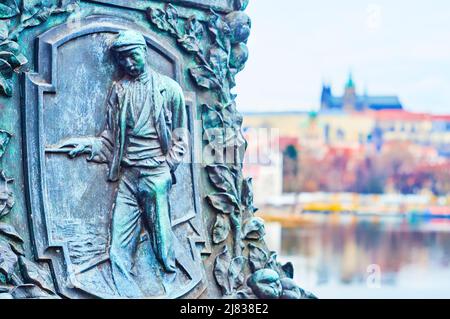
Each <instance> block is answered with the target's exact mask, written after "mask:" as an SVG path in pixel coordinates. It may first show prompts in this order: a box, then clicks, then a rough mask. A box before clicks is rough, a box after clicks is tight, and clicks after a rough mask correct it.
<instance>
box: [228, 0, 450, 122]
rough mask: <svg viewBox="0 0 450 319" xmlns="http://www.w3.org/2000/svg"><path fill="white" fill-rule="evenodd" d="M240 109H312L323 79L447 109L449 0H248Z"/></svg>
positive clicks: (413, 105) (420, 107)
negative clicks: (247, 36)
mask: <svg viewBox="0 0 450 319" xmlns="http://www.w3.org/2000/svg"><path fill="white" fill-rule="evenodd" d="M247 13H248V14H249V15H250V17H251V18H252V23H253V27H252V35H251V37H250V39H249V42H248V46H249V50H250V59H249V61H248V62H247V65H246V68H245V69H244V71H242V73H240V74H239V75H238V77H237V88H236V89H235V92H236V93H237V94H238V99H237V102H238V107H239V109H240V110H241V111H243V112H247V111H275V110H278V111H284V110H314V109H317V108H318V107H319V104H320V103H319V99H320V92H321V88H322V82H323V81H327V82H329V83H331V84H332V88H333V93H334V94H342V91H343V87H344V84H345V82H346V79H347V77H348V73H349V71H350V70H351V71H352V73H353V76H354V80H355V82H356V86H357V91H358V93H359V94H362V93H364V90H365V89H366V90H367V92H368V94H369V95H370V94H372V95H374V94H383V95H398V96H399V97H400V99H401V101H402V102H403V104H404V106H405V108H406V109H408V110H411V111H418V112H421V111H425V112H433V113H449V114H450V1H448V0H430V1H423V0H409V1H408V0H394V1H393V0H372V1H367V0H338V1H337V0H314V1H307V0H277V1H275V0H251V1H250V4H249V6H248V9H247Z"/></svg>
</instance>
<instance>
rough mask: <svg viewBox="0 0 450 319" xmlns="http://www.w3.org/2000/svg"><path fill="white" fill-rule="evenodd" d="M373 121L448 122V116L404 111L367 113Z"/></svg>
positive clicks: (449, 120)
mask: <svg viewBox="0 0 450 319" xmlns="http://www.w3.org/2000/svg"><path fill="white" fill-rule="evenodd" d="M368 112H369V113H370V114H371V115H372V116H373V117H374V118H375V119H377V120H381V121H426V120H428V121H445V122H450V115H433V114H429V113H416V112H409V111H405V110H380V111H368Z"/></svg>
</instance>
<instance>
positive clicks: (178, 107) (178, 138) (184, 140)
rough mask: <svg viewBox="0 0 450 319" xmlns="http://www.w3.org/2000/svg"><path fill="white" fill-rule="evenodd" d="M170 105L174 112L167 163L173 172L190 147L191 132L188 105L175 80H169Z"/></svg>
mask: <svg viewBox="0 0 450 319" xmlns="http://www.w3.org/2000/svg"><path fill="white" fill-rule="evenodd" d="M168 84H169V88H170V90H169V91H170V93H169V96H170V103H171V111H172V140H171V148H170V149H169V151H168V154H167V156H166V161H167V163H168V164H169V166H170V169H171V170H172V171H175V170H176V169H177V167H178V166H179V165H180V164H181V162H183V158H184V156H185V155H186V153H187V151H188V147H189V132H188V124H187V123H188V122H187V113H186V103H185V100H184V94H183V91H182V89H181V87H180V86H179V85H178V83H176V82H175V81H173V80H171V79H170V80H169V83H168Z"/></svg>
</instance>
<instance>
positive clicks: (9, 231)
mask: <svg viewBox="0 0 450 319" xmlns="http://www.w3.org/2000/svg"><path fill="white" fill-rule="evenodd" d="M0 235H3V236H5V237H7V238H8V239H11V240H13V241H16V242H19V243H23V239H22V237H21V236H20V235H19V233H18V232H17V231H16V229H15V228H14V227H13V226H12V225H9V224H6V223H0Z"/></svg>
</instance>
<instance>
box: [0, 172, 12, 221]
mask: <svg viewBox="0 0 450 319" xmlns="http://www.w3.org/2000/svg"><path fill="white" fill-rule="evenodd" d="M12 181H13V180H12V179H11V178H7V177H6V175H5V172H4V171H0V218H2V217H4V216H6V215H8V214H9V212H10V211H11V209H12V207H13V206H14V196H13V193H12V192H11V191H10V190H9V187H8V185H9V184H10V183H11V182H12Z"/></svg>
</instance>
